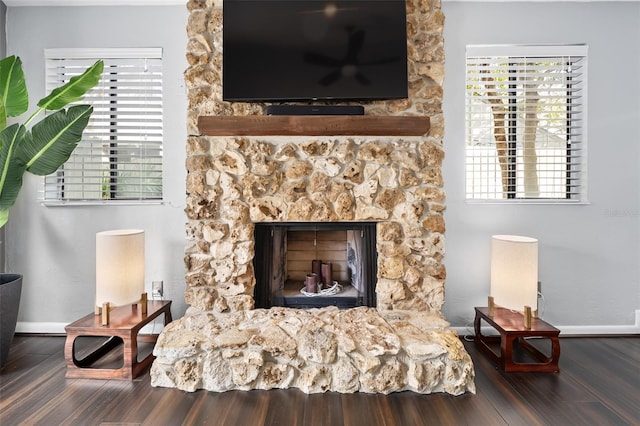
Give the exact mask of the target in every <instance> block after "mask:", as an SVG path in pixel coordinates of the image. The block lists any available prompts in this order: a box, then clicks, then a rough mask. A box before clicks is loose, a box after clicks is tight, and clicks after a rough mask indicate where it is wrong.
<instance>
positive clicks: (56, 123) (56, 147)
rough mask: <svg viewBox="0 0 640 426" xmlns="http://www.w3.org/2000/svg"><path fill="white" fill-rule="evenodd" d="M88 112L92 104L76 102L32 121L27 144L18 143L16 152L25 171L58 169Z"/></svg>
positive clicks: (44, 172) (39, 172) (77, 138)
mask: <svg viewBox="0 0 640 426" xmlns="http://www.w3.org/2000/svg"><path fill="white" fill-rule="evenodd" d="M92 112H93V107H91V106H89V105H76V106H73V107H71V108H69V109H68V110H60V111H57V112H56V113H54V114H51V115H49V116H47V117H45V118H44V119H42V121H40V122H38V123H37V124H35V125H34V126H33V128H32V129H31V133H32V140H31V143H29V144H21V145H19V146H18V147H17V152H16V155H17V157H18V158H19V159H20V162H24V163H25V164H26V167H27V171H29V172H30V173H33V174H35V175H40V176H45V175H48V174H51V173H53V172H55V171H56V170H58V167H60V166H61V165H62V164H63V163H64V162H65V161H67V160H68V159H69V156H70V155H71V152H73V150H74V148H75V147H76V145H77V144H78V142H80V140H81V139H82V132H83V131H84V129H85V127H87V123H88V122H89V117H90V116H91V113H92ZM0 207H1V206H0Z"/></svg>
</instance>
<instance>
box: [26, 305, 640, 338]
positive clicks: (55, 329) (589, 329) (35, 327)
mask: <svg viewBox="0 0 640 426" xmlns="http://www.w3.org/2000/svg"><path fill="white" fill-rule="evenodd" d="M66 325H67V323H64V322H18V324H17V325H16V333H34V334H65V331H64V327H65V326H66ZM554 327H556V328H559V329H560V336H580V335H585V336H586V335H598V336H599V335H617V334H638V335H640V309H638V310H636V323H635V324H633V325H555V324H554ZM146 328H147V327H145V328H144V329H143V330H145V332H146ZM451 328H453V329H454V330H455V331H457V332H458V334H459V335H461V336H466V335H468V334H470V333H473V326H470V327H451ZM484 329H485V328H484V327H483V330H484ZM490 329H491V327H487V332H489V330H490Z"/></svg>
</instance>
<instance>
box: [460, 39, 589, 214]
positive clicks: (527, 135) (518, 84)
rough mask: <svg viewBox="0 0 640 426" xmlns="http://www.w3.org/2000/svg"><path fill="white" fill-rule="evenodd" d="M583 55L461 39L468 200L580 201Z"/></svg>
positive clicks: (574, 48)
mask: <svg viewBox="0 0 640 426" xmlns="http://www.w3.org/2000/svg"><path fill="white" fill-rule="evenodd" d="M586 54H587V47H586V46H584V45H571V46H467V52H466V65H467V68H466V165H465V166H466V198H467V200H487V201H489V200H522V201H536V200H538V201H539V200H544V201H549V200H554V201H564V202H584V201H586V187H585V183H586V137H585V129H586V125H585V119H586V69H587V55H586Z"/></svg>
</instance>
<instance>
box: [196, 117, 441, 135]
mask: <svg viewBox="0 0 640 426" xmlns="http://www.w3.org/2000/svg"><path fill="white" fill-rule="evenodd" d="M429 128H430V121H429V117H426V116H375V115H349V116H345V115H287V116H283V115H247V116H203V117H198V129H199V130H200V134H202V135H206V136H423V135H426V134H427V133H428V132H429Z"/></svg>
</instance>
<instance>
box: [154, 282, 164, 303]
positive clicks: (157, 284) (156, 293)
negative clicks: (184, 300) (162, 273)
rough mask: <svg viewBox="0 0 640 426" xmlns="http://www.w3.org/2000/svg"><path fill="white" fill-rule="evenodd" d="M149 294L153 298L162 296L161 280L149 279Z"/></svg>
mask: <svg viewBox="0 0 640 426" xmlns="http://www.w3.org/2000/svg"><path fill="white" fill-rule="evenodd" d="M151 294H152V295H153V298H154V299H156V298H162V295H163V294H164V288H163V282H162V281H151Z"/></svg>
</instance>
